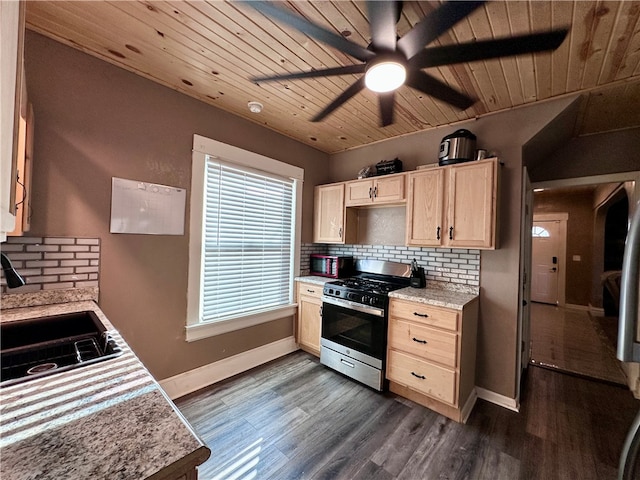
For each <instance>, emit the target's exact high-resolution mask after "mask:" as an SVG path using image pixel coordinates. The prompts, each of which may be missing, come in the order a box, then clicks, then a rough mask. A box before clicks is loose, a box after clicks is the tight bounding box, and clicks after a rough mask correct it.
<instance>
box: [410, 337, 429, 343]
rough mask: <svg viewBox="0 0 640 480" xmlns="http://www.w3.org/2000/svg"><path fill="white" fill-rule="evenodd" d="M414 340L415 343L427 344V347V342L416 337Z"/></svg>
mask: <svg viewBox="0 0 640 480" xmlns="http://www.w3.org/2000/svg"><path fill="white" fill-rule="evenodd" d="M412 340H413V341H414V342H418V343H423V344H425V345H426V344H427V341H426V340H418V339H417V338H416V337H413V339H412Z"/></svg>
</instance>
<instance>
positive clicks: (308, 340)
mask: <svg viewBox="0 0 640 480" xmlns="http://www.w3.org/2000/svg"><path fill="white" fill-rule="evenodd" d="M307 289H312V290H313V291H312V292H311V293H309V294H307V293H306V291H307ZM316 290H317V292H319V293H320V294H321V293H322V287H317V286H315V285H314V286H308V285H303V284H300V285H299V290H298V293H299V294H298V343H299V344H300V345H301V346H302V347H303V348H304V350H306V351H309V352H311V353H314V354H316V355H320V330H321V328H322V317H321V315H320V309H321V308H322V300H321V299H320V298H319V297H317V296H316V293H315V292H316Z"/></svg>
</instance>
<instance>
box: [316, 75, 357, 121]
mask: <svg viewBox="0 0 640 480" xmlns="http://www.w3.org/2000/svg"><path fill="white" fill-rule="evenodd" d="M363 89H364V77H361V78H359V79H358V80H357V81H356V82H355V83H353V84H351V86H350V87H349V88H347V89H346V90H345V91H344V92H342V93H341V94H340V95H339V96H338V98H336V99H335V100H334V101H333V102H331V103H330V104H329V105H327V106H326V107H325V109H324V110H322V111H321V112H320V113H318V114H317V115H316V116H315V117H313V118H312V119H311V121H312V122H319V121H321V120H324V119H325V117H327V116H328V115H329V114H330V113H331V112H333V111H334V110H335V109H336V108H338V107H339V106H340V105H342V104H343V103H345V102H346V101H347V100H349V99H350V98H351V97H353V96H354V95H355V94H356V93H358V92H360V91H362V90H363Z"/></svg>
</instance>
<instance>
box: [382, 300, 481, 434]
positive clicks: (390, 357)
mask: <svg viewBox="0 0 640 480" xmlns="http://www.w3.org/2000/svg"><path fill="white" fill-rule="evenodd" d="M477 323H478V300H477V299H475V300H473V301H472V302H470V303H468V304H467V305H466V306H465V307H464V308H463V309H462V310H453V309H448V308H441V307H434V306H431V305H427V304H424V303H419V302H410V301H407V300H400V299H397V298H392V299H391V300H390V303H389V332H388V349H387V372H386V376H387V379H388V380H389V388H390V390H391V391H392V392H394V393H397V394H398V395H401V396H403V397H406V398H409V399H410V400H412V401H414V402H416V403H419V404H421V405H424V406H426V407H428V408H430V409H432V410H435V411H436V412H438V413H440V414H442V415H445V416H447V417H449V418H451V419H453V420H455V421H456V422H465V421H466V418H467V417H468V415H469V413H471V408H473V404H474V402H475V398H476V397H475V363H476V332H477Z"/></svg>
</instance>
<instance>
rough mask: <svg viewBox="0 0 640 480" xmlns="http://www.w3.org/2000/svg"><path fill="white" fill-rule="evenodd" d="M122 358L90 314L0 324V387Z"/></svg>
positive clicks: (72, 314) (95, 317) (120, 352)
mask: <svg viewBox="0 0 640 480" xmlns="http://www.w3.org/2000/svg"><path fill="white" fill-rule="evenodd" d="M119 355H122V349H121V348H120V346H119V345H118V343H117V342H116V341H115V340H114V339H113V338H112V337H111V336H110V335H109V333H108V332H107V330H106V329H105V327H104V325H103V324H102V322H100V320H99V319H98V317H97V315H96V314H95V313H94V312H92V311H84V312H76V313H66V314H62V315H52V316H48V317H39V318H33V319H27V320H18V321H14V322H6V323H3V324H0V357H1V358H0V386H3V387H4V386H7V385H13V384H15V383H20V382H24V381H27V380H31V379H35V378H40V377H43V376H46V375H52V374H54V373H58V372H63V371H67V370H71V369H74V368H79V367H83V366H86V365H91V364H94V363H96V362H100V361H104V360H108V359H111V358H115V357H117V356H119Z"/></svg>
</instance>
